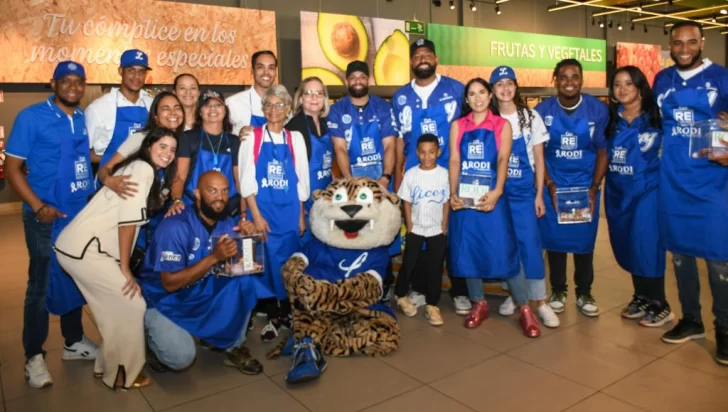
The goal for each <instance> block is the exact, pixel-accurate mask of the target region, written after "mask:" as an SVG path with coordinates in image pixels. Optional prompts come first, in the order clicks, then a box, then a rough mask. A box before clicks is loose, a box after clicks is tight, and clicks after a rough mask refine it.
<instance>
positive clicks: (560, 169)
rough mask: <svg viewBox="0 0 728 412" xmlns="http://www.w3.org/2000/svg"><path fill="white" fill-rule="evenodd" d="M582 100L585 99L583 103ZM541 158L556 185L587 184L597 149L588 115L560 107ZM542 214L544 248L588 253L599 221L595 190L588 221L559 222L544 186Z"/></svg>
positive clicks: (564, 251) (563, 187)
mask: <svg viewBox="0 0 728 412" xmlns="http://www.w3.org/2000/svg"><path fill="white" fill-rule="evenodd" d="M583 104H586V101H585V102H584V103H583ZM549 134H550V140H549V141H548V142H547V143H546V147H545V148H544V158H545V163H546V168H547V169H548V172H549V176H551V180H553V181H554V183H555V184H556V187H557V188H559V189H566V188H571V187H589V186H591V184H592V179H593V176H594V167H595V165H596V159H597V150H596V147H595V146H594V143H593V142H592V138H591V131H590V126H589V119H587V118H586V117H579V116H577V113H574V114H573V115H572V116H569V115H567V114H566V112H564V111H563V110H562V111H560V112H559V114H558V115H556V116H554V118H553V122H552V124H551V127H550V128H549ZM543 197H544V203H545V204H546V215H545V216H544V217H542V218H541V219H539V220H538V227H539V229H540V231H541V240H542V241H543V247H544V249H546V250H548V251H552V252H563V253H580V254H582V253H592V252H593V251H594V244H595V242H596V239H597V227H598V224H599V202H600V200H599V199H600V193H597V196H596V200H595V205H594V214H593V215H592V221H591V222H590V223H579V224H569V225H560V224H559V223H558V219H557V213H556V211H555V210H554V205H553V202H552V201H551V195H550V193H549V191H548V190H544V193H543Z"/></svg>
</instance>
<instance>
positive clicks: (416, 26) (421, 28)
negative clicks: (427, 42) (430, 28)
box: [404, 20, 425, 34]
mask: <svg viewBox="0 0 728 412" xmlns="http://www.w3.org/2000/svg"><path fill="white" fill-rule="evenodd" d="M404 31H405V33H412V34H425V23H424V22H421V21H409V20H407V21H405V22H404Z"/></svg>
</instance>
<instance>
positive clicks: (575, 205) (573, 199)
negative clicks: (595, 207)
mask: <svg viewBox="0 0 728 412" xmlns="http://www.w3.org/2000/svg"><path fill="white" fill-rule="evenodd" d="M556 204H557V205H558V207H559V210H557V211H556V212H557V213H558V222H559V224H574V223H589V222H591V221H592V214H591V206H590V204H589V188H587V187H568V188H563V189H562V188H558V189H556Z"/></svg>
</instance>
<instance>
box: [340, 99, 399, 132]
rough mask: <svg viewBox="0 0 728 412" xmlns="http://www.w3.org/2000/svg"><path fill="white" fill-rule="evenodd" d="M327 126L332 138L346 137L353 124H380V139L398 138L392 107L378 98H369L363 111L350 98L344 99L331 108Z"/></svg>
mask: <svg viewBox="0 0 728 412" xmlns="http://www.w3.org/2000/svg"><path fill="white" fill-rule="evenodd" d="M327 120H328V121H327V123H326V124H327V126H328V128H329V133H330V134H331V136H332V137H340V138H345V137H346V131H347V130H348V129H350V128H351V126H352V124H354V123H356V124H359V125H365V124H368V123H372V122H379V136H378V137H379V139H382V138H385V137H387V136H397V130H396V128H395V123H394V115H393V113H392V106H391V105H390V104H389V103H388V102H387V101H386V100H384V99H382V98H381V97H378V96H372V95H370V96H369V102H368V103H367V104H366V106H364V107H363V108H362V109H359V107H357V106H354V105H353V104H352V103H351V98H350V97H349V96H346V97H344V98H343V99H341V100H339V101H338V102H336V103H334V105H333V106H331V110H330V111H329V116H328V117H327Z"/></svg>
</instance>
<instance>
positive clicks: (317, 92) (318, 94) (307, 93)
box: [303, 89, 324, 97]
mask: <svg viewBox="0 0 728 412" xmlns="http://www.w3.org/2000/svg"><path fill="white" fill-rule="evenodd" d="M303 95H304V96H316V97H324V91H323V90H312V89H308V90H304V91H303Z"/></svg>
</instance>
